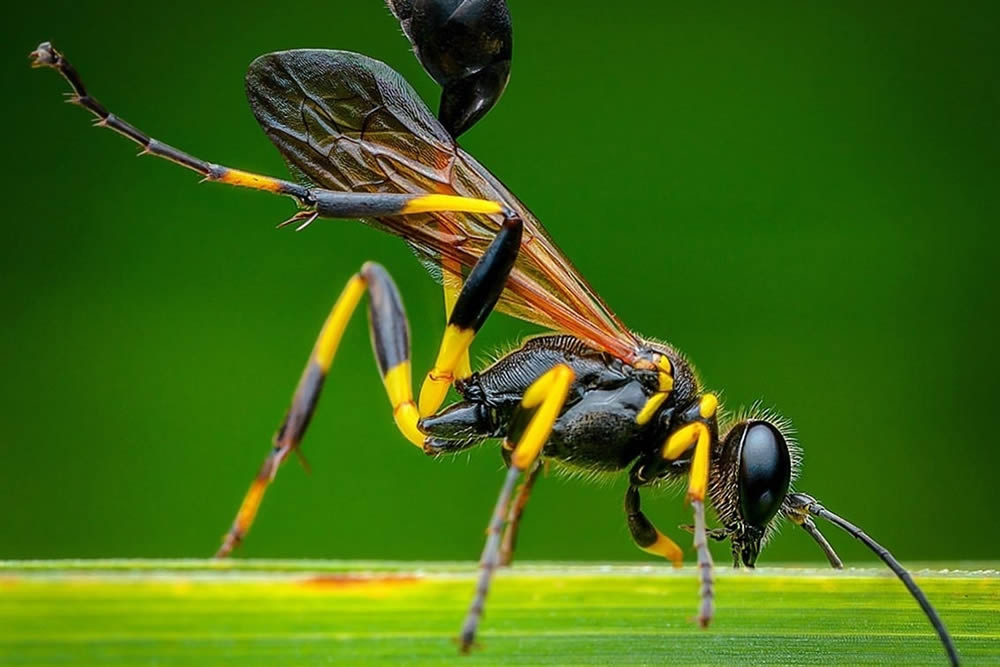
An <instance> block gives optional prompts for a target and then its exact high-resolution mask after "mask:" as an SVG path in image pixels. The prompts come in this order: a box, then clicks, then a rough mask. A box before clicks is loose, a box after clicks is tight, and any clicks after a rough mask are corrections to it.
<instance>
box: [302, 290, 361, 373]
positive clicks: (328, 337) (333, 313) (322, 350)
mask: <svg viewBox="0 0 1000 667" xmlns="http://www.w3.org/2000/svg"><path fill="white" fill-rule="evenodd" d="M365 287H366V284H365V279H364V278H362V277H361V276H360V275H358V274H355V275H353V276H352V277H351V279H350V280H349V281H348V282H347V285H346V286H345V287H344V291H343V292H341V293H340V296H339V297H338V298H337V302H336V303H335V304H333V308H332V309H331V310H330V315H329V316H327V318H326V321H325V322H324V323H323V328H322V329H321V330H320V332H319V338H318V339H317V340H316V346H315V347H314V348H313V358H314V359H315V360H316V363H317V364H319V366H320V368H322V369H323V372H324V373H325V372H327V371H328V370H330V364H332V363H333V357H334V355H335V354H337V347H338V346H339V345H340V339H341V338H343V336H344V329H346V328H347V323H348V322H349V321H350V319H351V315H352V314H353V313H354V309H355V308H357V306H358V302H360V301H361V297H362V296H364V293H365Z"/></svg>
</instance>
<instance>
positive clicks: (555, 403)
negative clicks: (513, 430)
mask: <svg viewBox="0 0 1000 667" xmlns="http://www.w3.org/2000/svg"><path fill="white" fill-rule="evenodd" d="M572 384H573V370H572V369H571V368H570V367H569V366H566V365H565V364H560V365H558V366H555V367H553V368H552V369H550V370H549V371H547V372H546V373H545V374H544V375H542V376H541V377H540V378H538V379H537V380H535V381H534V383H532V385H531V386H530V387H528V390H527V391H526V392H524V397H523V398H522V399H521V406H522V407H524V408H528V409H530V408H533V407H536V406H537V407H538V410H537V411H536V412H535V415H534V416H533V417H532V418H531V421H530V422H529V423H528V426H527V428H525V429H524V433H523V434H522V435H521V438H520V440H519V441H518V443H517V447H516V448H515V449H514V453H513V455H512V456H511V464H512V465H513V466H514V467H515V468H517V469H518V470H522V471H523V470H527V469H528V468H529V467H530V466H531V464H532V463H534V462H535V459H537V458H538V455H539V454H540V453H541V451H542V447H543V446H545V443H546V441H547V440H548V439H549V435H550V434H551V433H552V427H553V425H555V423H556V419H558V417H559V412H560V411H561V410H562V407H563V405H564V404H565V403H566V397H567V396H568V395H569V388H570V386H571V385H572Z"/></svg>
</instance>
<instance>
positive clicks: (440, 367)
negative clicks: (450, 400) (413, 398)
mask: <svg viewBox="0 0 1000 667" xmlns="http://www.w3.org/2000/svg"><path fill="white" fill-rule="evenodd" d="M475 335H476V332H475V331H473V330H472V329H463V328H461V327H459V326H456V325H454V324H449V325H448V326H447V328H445V330H444V337H443V338H442V339H441V348H440V349H439V350H438V356H437V360H436V361H435V362H434V368H432V369H431V371H430V372H429V373H428V374H427V377H426V378H424V384H423V386H422V387H420V416H421V417H426V416H428V415H432V414H434V413H435V412H437V409H438V408H440V407H441V404H442V403H444V399H445V396H447V395H448V387H450V386H451V383H452V382H454V381H455V372H456V369H457V368H458V367H459V364H460V363H461V362H462V360H463V359H464V360H465V362H466V363H468V359H469V346H470V345H472V339H473V338H474V337H475Z"/></svg>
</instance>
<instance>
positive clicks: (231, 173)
mask: <svg viewBox="0 0 1000 667" xmlns="http://www.w3.org/2000/svg"><path fill="white" fill-rule="evenodd" d="M216 180H217V181H218V182H219V183H226V184H228V185H236V186H238V187H241V188H253V189H254V190H266V191H267V192H281V190H282V188H283V185H282V182H281V181H279V180H278V179H276V178H271V177H270V176H263V175H261V174H252V173H250V172H249V171H242V170H240V169H227V170H226V171H225V172H224V173H223V174H222V176H220V177H219V178H218V179H216Z"/></svg>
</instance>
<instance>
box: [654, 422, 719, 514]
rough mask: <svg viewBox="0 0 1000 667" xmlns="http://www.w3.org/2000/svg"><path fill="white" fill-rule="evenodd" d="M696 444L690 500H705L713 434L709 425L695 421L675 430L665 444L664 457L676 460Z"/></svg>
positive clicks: (690, 474)
mask: <svg viewBox="0 0 1000 667" xmlns="http://www.w3.org/2000/svg"><path fill="white" fill-rule="evenodd" d="M692 445H693V446H694V448H695V449H694V458H693V459H692V460H691V469H690V471H688V492H687V498H688V500H704V499H705V491H706V490H707V488H708V455H709V450H710V449H711V445H712V434H711V433H710V432H709V430H708V426H706V425H705V424H703V423H701V422H694V423H692V424H688V425H687V426H682V427H681V428H679V429H677V430H676V431H674V432H673V433H672V434H671V435H670V437H669V438H667V442H666V444H664V445H663V458H664V459H666V460H668V461H674V460H676V459H678V458H680V457H681V455H682V454H684V453H685V452H686V451H688V450H689V449H690V448H691V446H692Z"/></svg>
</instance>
